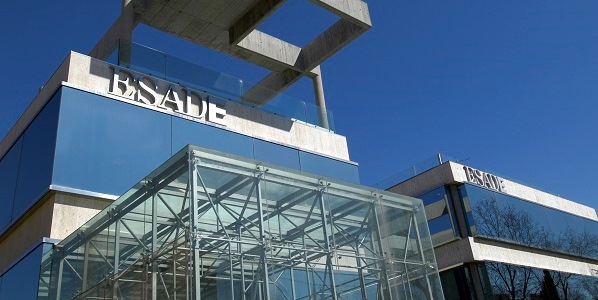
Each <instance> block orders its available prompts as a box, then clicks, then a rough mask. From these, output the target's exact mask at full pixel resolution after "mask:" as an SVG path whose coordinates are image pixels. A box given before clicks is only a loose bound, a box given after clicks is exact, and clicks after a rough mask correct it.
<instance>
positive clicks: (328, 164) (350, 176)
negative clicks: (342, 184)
mask: <svg viewBox="0 0 598 300" xmlns="http://www.w3.org/2000/svg"><path fill="white" fill-rule="evenodd" d="M299 160H300V162H301V171H305V172H309V173H314V174H320V175H323V176H326V177H332V178H338V179H342V180H346V181H349V182H354V183H358V182H359V171H358V170H357V167H356V166H354V165H352V164H348V163H344V162H340V161H337V160H334V159H330V158H327V157H323V156H320V155H316V154H311V153H308V152H303V151H300V152H299Z"/></svg>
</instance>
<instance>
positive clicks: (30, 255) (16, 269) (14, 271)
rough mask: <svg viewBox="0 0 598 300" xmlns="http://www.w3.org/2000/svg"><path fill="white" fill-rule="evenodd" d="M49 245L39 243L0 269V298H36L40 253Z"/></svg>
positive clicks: (48, 247)
mask: <svg viewBox="0 0 598 300" xmlns="http://www.w3.org/2000/svg"><path fill="white" fill-rule="evenodd" d="M51 247H52V246H51V244H48V243H40V244H38V245H37V246H35V247H34V248H32V249H31V250H30V251H27V252H26V253H25V254H24V255H23V257H21V258H20V259H18V260H17V261H15V262H14V264H12V265H11V266H9V267H8V268H7V269H5V270H4V271H1V270H0V299H21V300H35V299H37V297H38V287H39V278H40V262H41V260H42V254H43V253H44V252H48V250H50V249H51Z"/></svg>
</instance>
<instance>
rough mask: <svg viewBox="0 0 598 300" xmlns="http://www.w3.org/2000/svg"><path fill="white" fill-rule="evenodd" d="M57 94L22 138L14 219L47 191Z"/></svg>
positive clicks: (56, 122) (58, 96) (54, 130)
mask: <svg viewBox="0 0 598 300" xmlns="http://www.w3.org/2000/svg"><path fill="white" fill-rule="evenodd" d="M60 94H61V93H60V91H58V92H56V93H55V94H54V96H52V98H51V99H50V100H49V101H48V103H47V104H46V106H45V107H44V108H43V109H42V111H40V113H39V114H38V115H37V117H35V119H34V120H33V122H32V123H31V124H30V125H29V127H28V128H27V129H26V130H25V133H24V134H23V148H22V150H21V163H20V165H19V175H18V180H17V189H16V194H15V201H14V206H13V209H12V218H13V219H16V218H18V217H20V216H21V215H22V214H23V213H24V212H25V211H26V210H27V209H28V208H29V207H30V206H32V205H33V204H34V203H35V202H36V201H37V200H38V199H40V198H41V197H42V196H43V195H44V194H45V193H46V192H47V191H48V190H49V188H50V183H51V181H52V169H53V164H54V150H55V145H56V130H57V126H58V111H59V108H60Z"/></svg>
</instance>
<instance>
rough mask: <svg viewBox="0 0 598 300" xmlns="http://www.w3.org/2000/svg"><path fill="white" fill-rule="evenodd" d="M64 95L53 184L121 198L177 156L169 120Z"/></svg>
mask: <svg viewBox="0 0 598 300" xmlns="http://www.w3.org/2000/svg"><path fill="white" fill-rule="evenodd" d="M62 91H63V92H62V94H63V96H62V107H61V112H60V128H59V131H58V141H57V146H56V147H57V149H56V165H55V171H54V172H55V173H54V176H53V184H55V185H60V186H65V187H70V188H76V189H81V190H89V191H94V192H99V193H105V194H111V195H120V194H122V193H123V192H125V191H126V190H127V189H128V188H130V187H131V186H133V185H134V184H135V183H136V182H137V180H139V178H142V177H143V176H144V175H146V174H147V173H149V172H150V171H151V170H152V169H154V168H156V166H158V165H160V163H161V162H163V161H165V160H166V159H168V157H170V156H171V117H170V116H169V115H165V114H162V113H159V112H156V111H152V110H149V109H139V107H136V106H133V105H130V104H127V103H123V102H120V101H111V100H106V99H105V98H103V97H101V96H98V95H93V94H90V93H85V92H82V91H78V90H74V89H71V88H66V87H63V88H62ZM115 170H116V171H115ZM98 178H102V180H98Z"/></svg>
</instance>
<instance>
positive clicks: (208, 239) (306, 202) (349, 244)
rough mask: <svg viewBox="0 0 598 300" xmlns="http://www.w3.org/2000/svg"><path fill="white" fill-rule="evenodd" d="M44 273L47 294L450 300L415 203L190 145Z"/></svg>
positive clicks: (59, 248) (48, 261)
mask: <svg viewBox="0 0 598 300" xmlns="http://www.w3.org/2000/svg"><path fill="white" fill-rule="evenodd" d="M42 268H43V269H42V278H41V279H40V294H39V298H40V299H443V296H442V291H441V287H440V283H439V276H438V270H437V267H436V263H435V260H434V253H433V249H432V243H431V239H430V235H429V231H428V226H427V223H426V217H425V215H424V209H423V205H422V202H421V201H420V200H418V199H413V198H409V197H404V196H400V195H397V194H392V193H388V192H384V191H379V190H374V189H372V188H368V187H364V186H358V185H354V184H349V183H345V182H340V181H337V180H334V179H329V178H322V177H318V176H317V175H313V174H307V173H302V172H299V171H296V170H291V169H285V168H283V167H280V166H276V165H272V164H268V163H264V162H259V161H255V160H249V159H245V158H240V157H237V156H232V155H229V154H225V153H222V152H216V151H213V150H208V149H204V148H199V147H195V146H188V147H185V148H184V149H183V150H181V151H180V152H179V153H178V154H176V155H175V156H173V157H172V158H171V159H169V160H168V161H167V162H166V163H164V164H163V165H162V166H160V167H159V168H158V169H157V170H155V171H154V172H153V173H151V174H150V175H149V176H147V177H146V178H145V179H143V180H142V181H141V182H140V183H138V184H137V185H136V186H135V187H134V188H132V189H131V190H129V191H128V192H127V193H125V194H124V195H122V196H121V197H120V198H119V199H118V200H116V201H115V202H114V203H113V204H112V205H110V206H109V207H107V208H106V209H105V210H103V211H102V212H100V213H99V214H98V215H96V216H95V217H94V218H93V219H91V220H90V221H89V222H88V223H86V224H85V225H84V226H82V227H81V228H80V229H78V230H77V231H75V232H74V233H73V234H72V235H70V236H69V237H67V238H66V239H64V240H63V241H62V242H60V243H59V244H57V245H55V247H54V250H53V251H52V252H50V254H48V255H47V256H46V258H45V262H44V264H43V267H42Z"/></svg>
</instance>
